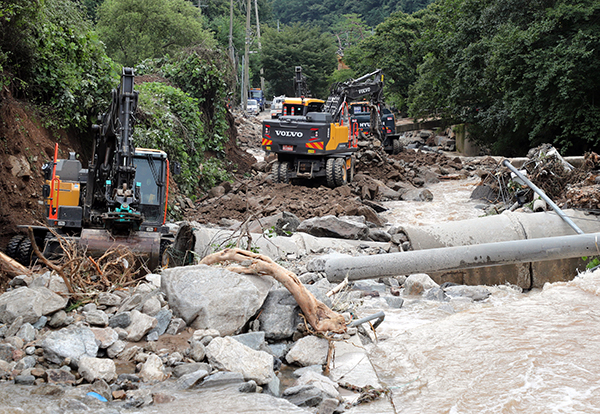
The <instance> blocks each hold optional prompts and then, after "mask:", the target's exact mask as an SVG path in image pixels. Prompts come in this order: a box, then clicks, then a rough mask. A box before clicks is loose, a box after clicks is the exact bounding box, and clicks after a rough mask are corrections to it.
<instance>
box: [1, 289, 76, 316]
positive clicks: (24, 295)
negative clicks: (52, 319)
mask: <svg viewBox="0 0 600 414" xmlns="http://www.w3.org/2000/svg"><path fill="white" fill-rule="evenodd" d="M65 306H67V298H64V297H62V296H59V295H57V294H56V293H54V292H52V291H51V290H50V289H48V288H45V287H37V288H27V287H21V288H18V289H15V290H11V291H10V292H6V293H3V294H2V295H1V296H0V322H1V323H12V322H13V321H14V320H15V319H17V318H18V317H19V316H22V317H23V323H31V324H33V323H36V322H37V321H38V320H39V319H40V317H41V316H42V315H49V314H51V313H54V312H56V311H58V310H59V309H62V308H64V307H65Z"/></svg>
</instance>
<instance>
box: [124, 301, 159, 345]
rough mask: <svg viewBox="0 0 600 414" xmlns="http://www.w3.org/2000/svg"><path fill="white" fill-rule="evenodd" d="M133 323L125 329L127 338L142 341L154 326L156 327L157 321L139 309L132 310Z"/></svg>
mask: <svg viewBox="0 0 600 414" xmlns="http://www.w3.org/2000/svg"><path fill="white" fill-rule="evenodd" d="M130 316H131V323H130V324H129V326H128V327H127V328H126V329H125V330H126V331H127V340H128V341H130V342H137V341H140V340H141V339H142V338H143V337H144V335H146V334H147V333H148V332H149V331H150V330H151V329H152V328H155V327H156V324H157V321H156V319H155V318H153V317H152V316H148V315H146V314H143V313H141V312H140V311H137V310H135V309H134V310H132V311H131V315H130Z"/></svg>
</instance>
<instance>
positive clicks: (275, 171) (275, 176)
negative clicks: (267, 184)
mask: <svg viewBox="0 0 600 414" xmlns="http://www.w3.org/2000/svg"><path fill="white" fill-rule="evenodd" d="M280 165H281V164H280V162H279V161H275V162H274V163H273V165H272V166H271V179H272V180H273V182H274V183H278V182H280V181H279V166H280Z"/></svg>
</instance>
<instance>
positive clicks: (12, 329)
mask: <svg viewBox="0 0 600 414" xmlns="http://www.w3.org/2000/svg"><path fill="white" fill-rule="evenodd" d="M21 326H23V317H22V316H18V317H17V318H16V319H15V320H14V321H13V322H12V323H11V324H10V326H9V327H8V329H7V330H6V332H5V333H4V336H5V337H6V338H10V337H11V336H15V335H16V334H17V332H19V329H21Z"/></svg>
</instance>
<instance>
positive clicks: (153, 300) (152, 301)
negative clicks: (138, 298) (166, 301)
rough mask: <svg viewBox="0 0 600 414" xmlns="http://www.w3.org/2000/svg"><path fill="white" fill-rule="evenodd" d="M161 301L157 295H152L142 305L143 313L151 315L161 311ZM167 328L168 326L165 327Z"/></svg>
mask: <svg viewBox="0 0 600 414" xmlns="http://www.w3.org/2000/svg"><path fill="white" fill-rule="evenodd" d="M160 308H161V306H160V301H159V300H158V298H157V297H156V296H150V297H149V298H148V299H147V300H146V301H145V302H144V305H143V306H142V313H145V314H146V315H149V316H154V315H156V314H157V313H158V311H160ZM165 330H166V328H165Z"/></svg>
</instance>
